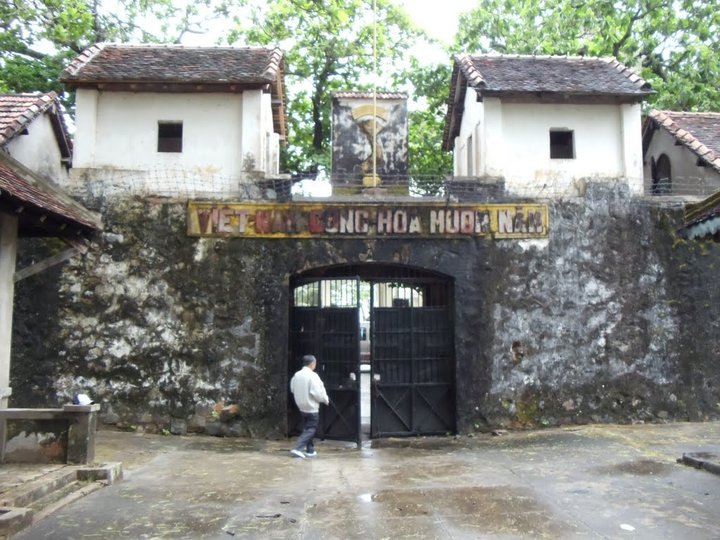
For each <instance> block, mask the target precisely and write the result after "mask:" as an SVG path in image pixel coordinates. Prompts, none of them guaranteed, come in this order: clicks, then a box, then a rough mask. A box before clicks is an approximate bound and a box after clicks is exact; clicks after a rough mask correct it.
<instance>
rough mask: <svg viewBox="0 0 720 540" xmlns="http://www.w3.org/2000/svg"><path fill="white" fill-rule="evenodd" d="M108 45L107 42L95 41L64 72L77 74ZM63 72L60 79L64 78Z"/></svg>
mask: <svg viewBox="0 0 720 540" xmlns="http://www.w3.org/2000/svg"><path fill="white" fill-rule="evenodd" d="M106 46H107V43H95V44H93V45H90V46H89V47H87V48H85V49H84V50H83V52H81V53H80V54H79V55H77V56H76V57H75V58H74V59H73V61H72V62H70V64H68V66H67V67H66V68H65V71H64V73H67V74H68V75H77V73H78V71H80V68H82V67H83V66H84V65H86V64H87V63H88V62H90V60H92V59H93V58H95V56H97V55H98V54H99V53H100V51H102V50H103V49H104V48H105V47H106ZM62 78H63V77H62V74H61V75H60V80H62Z"/></svg>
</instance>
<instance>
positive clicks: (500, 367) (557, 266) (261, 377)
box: [11, 185, 720, 437]
mask: <svg viewBox="0 0 720 540" xmlns="http://www.w3.org/2000/svg"><path fill="white" fill-rule="evenodd" d="M99 209H100V210H101V211H102V213H103V216H104V221H105V227H106V229H105V232H104V233H103V234H102V235H101V236H100V237H98V239H97V241H96V243H95V244H94V245H93V246H92V249H91V250H90V252H89V253H88V254H87V255H85V256H84V257H83V258H78V259H73V260H72V261H70V262H69V263H66V264H65V265H64V266H63V267H61V268H56V269H55V270H53V271H51V272H46V273H43V274H40V275H37V276H34V277H32V278H28V279H26V280H24V281H22V282H20V283H18V286H17V289H16V313H15V327H14V339H13V365H12V381H11V382H12V386H13V392H14V394H13V398H12V400H11V403H12V405H13V406H55V405H57V404H59V403H67V402H68V401H69V400H70V398H71V396H72V395H73V394H74V393H75V392H78V391H81V390H82V391H86V392H88V393H90V394H91V395H93V397H94V398H95V399H96V400H97V401H98V402H99V403H101V404H102V411H101V419H102V421H104V422H106V423H118V424H121V425H126V426H128V425H134V424H149V425H154V426H157V428H158V429H166V428H168V427H169V426H171V424H172V423H173V422H174V421H176V420H181V421H187V423H188V427H189V428H190V429H198V430H202V429H206V427H208V426H209V424H208V423H210V424H213V423H214V422H213V420H214V418H215V417H217V415H218V411H221V409H219V408H218V405H217V404H218V403H224V404H233V408H232V411H233V414H232V415H231V418H230V419H229V420H230V423H229V424H228V426H229V427H228V428H227V429H226V433H228V434H234V435H250V436H263V437H275V436H283V435H284V434H285V430H286V418H285V414H286V413H285V411H286V403H287V401H286V400H287V397H288V393H287V390H286V388H287V374H286V371H287V367H286V366H287V356H288V352H287V351H288V340H287V333H288V318H289V294H290V291H289V278H290V276H291V275H293V274H296V273H298V272H301V271H303V270H307V269H310V268H314V267H321V266H326V265H332V264H343V263H357V262H358V261H361V260H364V258H365V255H366V254H367V253H368V251H372V254H373V260H374V261H376V262H387V263H399V264H407V265H411V266H415V267H421V268H427V269H430V270H434V271H438V272H442V273H444V274H447V275H449V276H452V277H453V278H454V281H455V287H454V288H455V295H456V298H455V321H454V322H455V353H456V371H457V420H458V431H460V432H469V431H474V430H485V429H488V428H494V427H506V426H514V427H519V426H531V425H557V424H565V423H573V422H629V421H664V420H668V419H682V420H686V419H691V420H701V419H705V418H715V417H717V416H718V413H719V412H720V411H719V409H718V404H719V403H720V391H719V390H718V388H719V386H718V383H719V382H720V362H718V356H720V353H718V351H717V348H716V347H715V341H716V339H715V336H716V335H717V332H718V324H719V323H718V321H720V298H718V296H720V292H718V291H717V289H716V288H715V287H714V286H713V282H714V278H715V276H716V275H717V272H718V271H719V270H720V251H719V250H718V248H717V246H716V245H715V244H714V243H709V242H686V241H682V240H680V239H679V237H678V236H677V235H676V233H675V231H676V229H677V227H678V226H679V224H680V219H681V212H680V211H679V210H678V209H674V210H673V209H669V208H662V207H660V206H658V205H656V204H654V203H653V202H648V201H647V200H640V199H635V198H632V197H630V196H629V195H628V194H627V192H626V191H625V190H622V189H618V188H611V187H607V186H605V187H601V186H592V185H591V186H589V187H588V189H587V192H586V194H585V196H584V197H582V198H578V199H572V200H568V201H563V202H554V203H551V205H550V237H549V239H548V240H542V241H516V240H504V241H493V240H489V239H483V238H477V239H458V240H442V239H441V240H437V239H435V240H422V239H416V240H415V239H414V240H400V239H395V240H375V241H372V240H369V241H368V240H338V241H336V240H332V241H330V240H302V239H298V240H293V239H283V240H277V239H259V238H255V239H237V238H236V239H208V238H204V239H197V238H189V237H187V235H186V233H185V230H186V205H185V202H184V201H170V200H138V199H114V200H113V201H111V202H108V201H105V202H103V203H102V204H101V208H99ZM56 249H57V246H53V245H46V244H43V243H39V242H37V241H34V242H24V243H23V244H21V246H20V249H19V256H20V257H21V259H24V260H25V261H27V260H28V259H30V258H33V257H35V258H37V257H40V256H41V254H42V253H43V252H48V251H53V250H56ZM22 264H23V263H22V262H21V264H20V266H22ZM226 420H227V418H226Z"/></svg>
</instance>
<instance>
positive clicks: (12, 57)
mask: <svg viewBox="0 0 720 540" xmlns="http://www.w3.org/2000/svg"><path fill="white" fill-rule="evenodd" d="M210 1H211V0H203V1H201V2H192V1H188V2H187V4H183V3H182V2H180V3H179V2H176V1H173V0H120V1H119V2H117V3H116V4H113V5H112V9H110V8H109V4H108V5H106V4H103V3H102V2H101V1H100V0H6V1H5V2H3V3H2V4H1V5H0V91H5V92H9V91H11V92H26V91H49V90H55V91H57V92H58V93H62V87H61V85H60V84H59V83H58V82H57V78H58V75H59V74H60V72H61V71H62V69H63V68H64V67H65V66H66V65H67V63H68V62H69V61H70V60H71V59H72V58H73V57H74V56H76V55H77V54H78V53H80V52H81V51H82V50H83V49H84V48H85V47H87V46H89V45H91V44H93V43H96V42H101V41H118V42H126V41H131V40H135V41H141V42H157V41H174V42H179V40H180V39H181V37H182V36H183V35H185V34H187V33H189V32H194V33H197V32H202V31H203V30H202V23H203V22H204V21H205V20H206V19H207V17H208V16H209V7H210ZM203 7H204V8H207V9H206V11H205V12H203V11H202V9H201V8H203ZM144 27H147V28H152V29H153V30H152V31H148V30H146V29H144Z"/></svg>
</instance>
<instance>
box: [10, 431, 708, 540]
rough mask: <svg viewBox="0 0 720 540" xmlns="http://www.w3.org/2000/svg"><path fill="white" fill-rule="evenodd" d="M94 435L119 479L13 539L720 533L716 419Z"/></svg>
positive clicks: (684, 536)
mask: <svg viewBox="0 0 720 540" xmlns="http://www.w3.org/2000/svg"><path fill="white" fill-rule="evenodd" d="M289 448H290V442H289V441H257V440H248V439H220V438H211V437H206V436H186V437H175V436H159V435H144V434H136V433H121V432H114V431H101V432H100V433H99V443H98V448H97V457H98V460H101V461H123V463H124V469H125V473H126V477H125V479H124V480H123V481H121V482H118V483H116V484H114V485H112V486H109V487H107V488H104V489H101V490H99V491H96V492H94V493H92V494H91V495H88V496H86V497H84V498H83V499H81V500H79V501H77V502H76V503H74V504H72V505H69V506H67V507H65V508H64V509H62V510H60V511H58V512H56V513H55V514H53V515H51V516H50V517H48V518H46V519H44V520H42V521H41V522H39V523H38V524H37V525H35V526H33V527H32V528H30V529H26V530H25V531H23V532H22V533H20V534H19V535H17V536H16V537H15V538H16V539H17V540H28V539H68V538H74V539H83V538H102V539H115V538H140V539H150V538H190V539H195V538H197V539H228V538H263V539H264V538H278V539H281V538H282V539H285V538H294V539H318V538H322V539H336V538H337V539H346V538H347V539H354V538H357V539H360V538H363V539H375V538H377V539H381V538H387V539H398V538H413V539H433V538H437V539H466V538H467V539H470V538H503V539H507V538H633V539H637V538H648V539H658V538H672V539H678V538H682V539H693V538H697V539H706V538H707V539H711V538H714V539H716V538H720V513H719V512H718V509H719V508H720V476H718V475H716V474H712V473H710V472H708V471H705V470H699V469H695V468H692V467H689V466H686V465H682V464H679V463H677V462H676V460H677V458H679V457H681V456H682V455H683V454H684V453H689V452H706V453H708V454H713V453H714V454H720V423H697V424H686V423H681V424H664V425H637V426H615V425H603V426H580V427H568V428H562V429H547V430H542V431H527V432H511V433H506V434H502V435H501V436H495V437H494V436H491V435H479V436H476V437H467V436H462V437H457V438H456V437H448V438H421V439H389V440H381V441H376V442H375V443H374V444H370V443H368V444H366V445H365V446H364V447H363V448H360V449H357V448H356V447H355V446H354V445H346V444H343V443H336V442H323V443H321V444H320V445H319V446H318V451H319V456H318V457H317V458H314V459H305V460H302V459H297V458H291V457H289V454H288V452H287V450H288V449H289Z"/></svg>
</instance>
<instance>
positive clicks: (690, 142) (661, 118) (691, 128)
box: [648, 109, 720, 172]
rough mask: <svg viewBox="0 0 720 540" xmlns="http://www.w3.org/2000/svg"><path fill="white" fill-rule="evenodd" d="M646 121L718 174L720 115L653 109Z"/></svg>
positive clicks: (719, 160) (715, 113)
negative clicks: (668, 135) (664, 132)
mask: <svg viewBox="0 0 720 540" xmlns="http://www.w3.org/2000/svg"><path fill="white" fill-rule="evenodd" d="M648 119H649V120H650V121H651V122H652V123H653V125H654V126H655V127H657V128H661V129H664V130H666V131H667V132H668V133H670V135H672V137H674V138H675V140H676V141H677V142H678V143H679V144H682V145H683V146H685V147H687V148H688V149H689V150H690V151H691V152H692V153H694V154H695V155H697V157H698V158H699V159H700V160H701V161H702V162H703V163H705V164H706V165H707V166H709V167H711V168H713V169H715V170H716V171H717V172H720V113H717V112H674V111H658V110H655V109H653V110H652V111H650V114H649V115H648Z"/></svg>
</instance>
